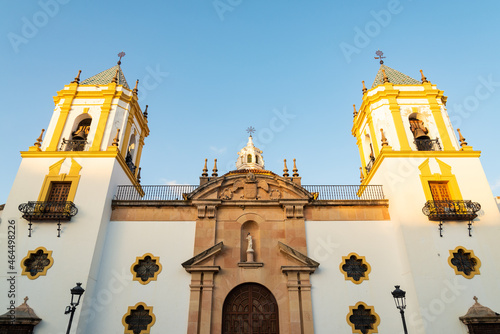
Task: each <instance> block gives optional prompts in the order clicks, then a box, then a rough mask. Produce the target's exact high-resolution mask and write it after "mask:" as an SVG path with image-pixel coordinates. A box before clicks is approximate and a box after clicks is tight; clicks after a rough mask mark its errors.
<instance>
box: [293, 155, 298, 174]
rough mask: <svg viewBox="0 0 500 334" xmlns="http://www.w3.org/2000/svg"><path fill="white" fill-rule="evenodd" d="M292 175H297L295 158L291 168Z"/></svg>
mask: <svg viewBox="0 0 500 334" xmlns="http://www.w3.org/2000/svg"><path fill="white" fill-rule="evenodd" d="M292 172H293V174H292V176H293V177H299V170H298V169H297V164H296V163H295V159H293V169H292Z"/></svg>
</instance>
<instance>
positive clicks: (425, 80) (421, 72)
mask: <svg viewBox="0 0 500 334" xmlns="http://www.w3.org/2000/svg"><path fill="white" fill-rule="evenodd" d="M420 75H421V76H422V83H426V82H429V81H427V78H426V77H425V76H424V71H422V70H420Z"/></svg>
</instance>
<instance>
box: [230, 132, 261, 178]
mask: <svg viewBox="0 0 500 334" xmlns="http://www.w3.org/2000/svg"><path fill="white" fill-rule="evenodd" d="M247 131H248V132H249V133H250V136H249V137H248V143H247V146H245V147H243V148H242V149H241V150H240V151H239V152H238V160H236V169H264V158H262V151H261V150H259V149H258V148H257V147H255V145H254V144H253V138H252V132H254V131H255V129H254V128H253V127H250V128H248V129H247Z"/></svg>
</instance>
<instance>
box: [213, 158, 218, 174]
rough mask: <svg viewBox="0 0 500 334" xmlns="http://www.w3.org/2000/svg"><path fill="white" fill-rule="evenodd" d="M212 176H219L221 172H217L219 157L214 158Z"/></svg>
mask: <svg viewBox="0 0 500 334" xmlns="http://www.w3.org/2000/svg"><path fill="white" fill-rule="evenodd" d="M212 172H213V173H212V177H217V176H219V174H217V159H214V169H212Z"/></svg>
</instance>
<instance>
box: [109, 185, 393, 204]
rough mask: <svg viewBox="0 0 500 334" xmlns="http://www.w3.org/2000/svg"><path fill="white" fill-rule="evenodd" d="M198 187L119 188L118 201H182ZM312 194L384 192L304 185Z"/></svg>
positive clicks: (369, 196) (368, 196)
mask: <svg viewBox="0 0 500 334" xmlns="http://www.w3.org/2000/svg"><path fill="white" fill-rule="evenodd" d="M198 187H199V186H197V185H158V186H153V185H144V186H142V190H143V191H144V196H141V194H140V193H139V192H138V191H137V189H136V188H135V187H134V186H118V190H117V192H116V195H115V197H114V200H116V201H181V200H183V199H184V197H183V194H189V193H191V192H193V191H195V190H196V189H197V188H198ZM302 187H303V188H304V189H306V190H307V191H309V192H310V193H316V194H317V195H318V196H317V197H316V200H330V201H335V200H340V201H342V200H344V201H346V200H351V201H352V200H381V199H384V192H383V190H382V186H380V185H368V186H362V185H353V186H351V185H304V186H302Z"/></svg>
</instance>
